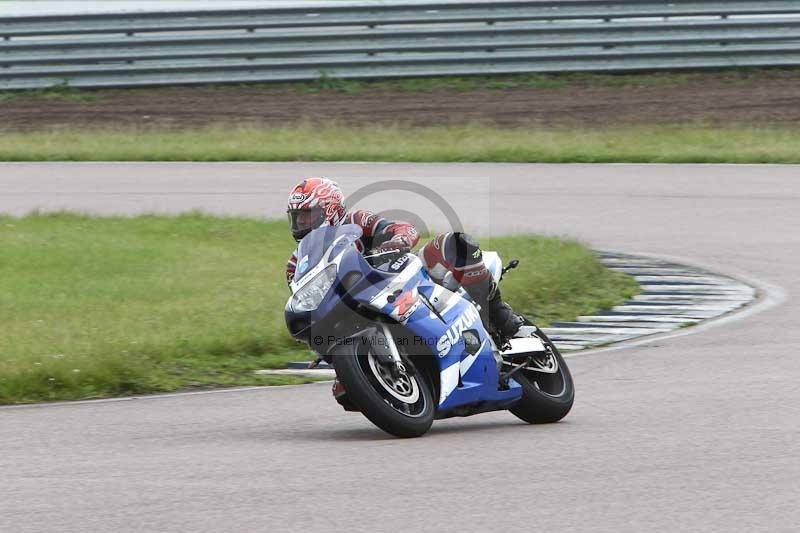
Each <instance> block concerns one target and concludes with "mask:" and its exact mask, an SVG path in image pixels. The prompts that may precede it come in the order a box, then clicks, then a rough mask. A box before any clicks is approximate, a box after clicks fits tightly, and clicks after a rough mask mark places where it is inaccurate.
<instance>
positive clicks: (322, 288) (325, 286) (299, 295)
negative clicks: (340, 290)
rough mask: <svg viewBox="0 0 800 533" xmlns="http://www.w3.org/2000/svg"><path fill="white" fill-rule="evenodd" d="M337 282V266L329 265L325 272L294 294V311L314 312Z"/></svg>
mask: <svg viewBox="0 0 800 533" xmlns="http://www.w3.org/2000/svg"><path fill="white" fill-rule="evenodd" d="M335 280H336V265H328V267H327V268H325V270H323V271H322V272H320V273H319V274H317V275H316V276H314V277H313V278H312V279H311V281H309V282H308V283H306V284H305V285H303V287H302V288H301V289H300V290H298V291H297V292H296V293H294V296H293V297H292V309H294V310H295V311H313V310H314V309H316V308H317V307H319V304H320V303H322V299H323V298H325V295H326V294H328V291H329V290H330V288H331V286H332V285H333V282H334V281H335Z"/></svg>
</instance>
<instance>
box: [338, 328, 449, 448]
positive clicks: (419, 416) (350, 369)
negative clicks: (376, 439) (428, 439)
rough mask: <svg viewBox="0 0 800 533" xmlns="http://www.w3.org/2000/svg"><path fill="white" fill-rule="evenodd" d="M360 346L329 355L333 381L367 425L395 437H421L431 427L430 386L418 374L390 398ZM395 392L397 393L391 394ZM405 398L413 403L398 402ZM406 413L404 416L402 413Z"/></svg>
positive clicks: (432, 403)
mask: <svg viewBox="0 0 800 533" xmlns="http://www.w3.org/2000/svg"><path fill="white" fill-rule="evenodd" d="M366 351H367V349H366V347H365V346H364V345H362V344H360V343H357V344H356V346H351V347H346V348H345V349H344V350H343V351H342V352H338V353H334V354H332V355H333V357H332V360H333V367H334V369H335V370H336V377H337V378H339V381H340V382H341V384H342V385H343V386H344V389H345V391H346V392H347V397H348V399H350V400H351V401H352V402H353V404H355V405H356V407H358V408H359V410H360V411H361V413H362V414H363V415H364V416H366V417H367V418H368V419H369V420H370V422H372V423H373V424H375V425H376V426H378V427H379V428H381V429H382V430H384V431H385V432H387V433H389V434H391V435H394V436H396V437H402V438H409V437H419V436H421V435H424V434H425V433H426V432H427V431H428V430H429V429H430V427H431V424H433V418H434V411H435V408H434V402H433V394H432V392H431V385H430V383H429V381H428V380H427V379H426V377H425V376H424V375H423V374H422V373H417V374H416V375H414V376H413V377H408V378H407V379H408V381H407V383H406V386H405V387H400V393H398V394H393V393H392V392H390V390H389V387H387V386H386V385H385V384H382V383H381V381H380V380H381V377H380V372H376V371H375V369H376V367H375V363H376V361H375V359H374V358H373V359H372V361H370V358H371V357H372V356H371V355H370V354H369V353H362V352H366ZM395 392H397V391H395ZM404 393H405V394H407V395H408V396H409V398H410V399H415V400H414V403H413V404H411V403H409V404H404V402H402V401H400V400H399V399H398V398H403V397H404V396H403V394H404ZM404 409H406V410H407V411H408V412H402V410H404Z"/></svg>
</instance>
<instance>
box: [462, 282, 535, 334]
mask: <svg viewBox="0 0 800 533" xmlns="http://www.w3.org/2000/svg"><path fill="white" fill-rule="evenodd" d="M464 289H465V290H466V291H467V293H468V294H469V295H470V296H471V297H472V299H473V300H475V302H477V303H478V305H480V306H481V319H482V320H483V323H484V325H485V326H486V328H487V329H488V330H489V331H495V332H497V333H498V334H499V335H500V336H501V337H503V338H506V339H510V338H512V337H513V336H514V335H516V334H517V332H518V331H519V329H520V328H521V327H522V326H523V325H524V324H525V320H524V319H523V318H522V317H521V316H520V315H518V314H516V313H515V312H514V310H513V309H512V308H511V306H510V305H508V304H507V303H506V302H504V301H503V297H502V295H501V294H500V287H499V286H498V285H497V283H496V282H495V281H494V279H493V278H487V279H486V280H483V281H479V282H477V283H473V284H472V285H467V286H464Z"/></svg>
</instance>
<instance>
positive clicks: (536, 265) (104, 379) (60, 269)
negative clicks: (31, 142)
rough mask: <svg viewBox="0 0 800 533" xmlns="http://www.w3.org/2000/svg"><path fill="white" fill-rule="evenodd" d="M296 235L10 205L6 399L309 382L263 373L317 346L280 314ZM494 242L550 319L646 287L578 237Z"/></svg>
mask: <svg viewBox="0 0 800 533" xmlns="http://www.w3.org/2000/svg"><path fill="white" fill-rule="evenodd" d="M293 245H294V243H293V241H291V239H290V238H289V236H288V231H287V228H286V226H285V223H284V222H276V221H260V220H252V219H242V218H218V217H212V216H207V215H201V214H188V215H182V216H177V217H167V216H149V215H148V216H140V217H136V218H125V217H109V218H95V217H89V216H82V215H77V214H69V213H56V214H34V215H29V216H26V217H23V218H12V217H0V249H2V250H3V255H2V257H0V316H2V318H3V319H2V321H1V322H0V403H24V402H32V401H40V400H71V399H79V398H99V397H108V396H115V395H124V394H131V393H145V392H154V391H168V390H176V389H185V388H191V387H207V386H226V385H253V384H256V385H263V384H285V383H296V382H300V381H301V380H299V379H297V378H292V377H276V376H257V375H255V374H253V370H256V369H261V368H270V367H273V368H274V367H281V366H283V365H284V364H285V362H286V361H287V360H290V359H297V358H308V356H309V352H307V351H306V350H305V349H304V347H303V346H302V345H299V344H297V343H296V342H294V341H293V340H292V339H291V338H290V337H289V335H288V334H287V333H286V329H285V325H284V321H283V306H284V304H285V302H286V299H287V297H288V291H287V288H286V285H285V282H284V274H283V272H284V266H285V262H286V258H287V256H288V254H289V253H290V251H291V249H292V248H293ZM485 247H486V248H487V249H490V248H491V249H497V250H499V251H500V252H501V253H503V254H504V256H505V257H506V258H511V257H512V256H513V257H518V258H519V259H521V261H522V265H521V268H520V269H519V270H517V271H515V272H514V273H513V274H510V275H509V276H508V279H507V281H504V288H505V291H504V294H506V295H507V297H508V299H509V300H510V301H511V303H512V304H513V305H514V306H515V307H516V308H517V309H519V310H520V311H521V312H524V313H527V314H529V315H530V316H532V317H533V318H535V320H536V321H537V322H539V323H540V324H545V323H547V322H549V321H552V320H555V319H571V318H574V317H575V316H577V315H579V314H585V313H591V312H593V311H596V310H598V309H600V308H604V307H610V306H613V305H616V304H618V303H620V302H622V301H624V300H625V299H627V298H628V297H630V296H631V295H632V294H634V293H635V292H636V291H637V290H638V287H637V286H636V284H635V282H634V281H633V279H632V278H630V277H628V276H624V275H621V274H618V273H614V272H611V271H610V270H607V269H605V268H604V267H603V266H602V265H601V264H600V263H599V262H598V261H597V260H596V259H595V258H594V257H593V256H592V254H591V252H590V251H589V250H588V249H587V248H586V247H584V246H583V245H581V244H580V243H578V242H575V241H571V240H562V239H557V238H550V237H547V238H546V237H537V236H517V237H503V238H495V239H492V240H489V241H487V242H486V243H485Z"/></svg>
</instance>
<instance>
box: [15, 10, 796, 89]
mask: <svg viewBox="0 0 800 533" xmlns="http://www.w3.org/2000/svg"><path fill="white" fill-rule="evenodd" d="M795 65H800V0H780V1H744V0H726V1H688V0H672V1H671V2H651V1H642V0H627V1H617V2H610V1H600V0H566V1H530V0H518V1H500V2H486V1H470V0H441V1H418V0H416V1H415V0H396V1H394V0H393V1H355V2H339V1H335V2H324V3H323V2H316V3H309V4H302V5H297V6H294V5H293V6H289V7H275V8H263V9H244V10H224V9H216V10H203V11H172V12H157V13H156V12H149V13H115V14H96V15H76V16H58V17H55V16H27V17H3V16H2V4H0V89H29V88H41V87H47V86H52V85H58V84H64V83H68V84H69V85H71V86H76V87H131V86H144V85H174V84H195V83H243V82H257V81H294V80H312V79H316V78H319V77H320V76H329V77H336V78H349V79H356V78H388V77H400V76H436V75H472V74H507V73H535V72H577V71H587V72H588V71H593V72H623V71H638V70H664V69H687V68H693V69H697V68H719V67H731V66H746V67H756V66H795Z"/></svg>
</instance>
